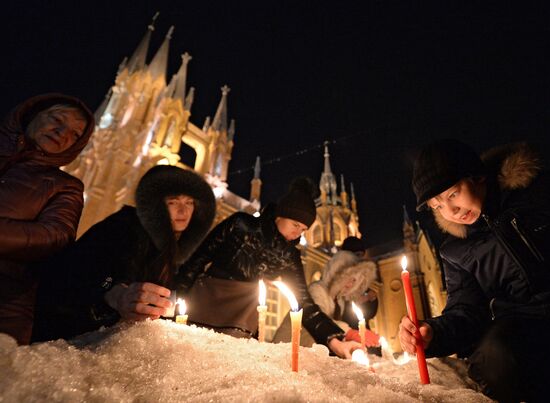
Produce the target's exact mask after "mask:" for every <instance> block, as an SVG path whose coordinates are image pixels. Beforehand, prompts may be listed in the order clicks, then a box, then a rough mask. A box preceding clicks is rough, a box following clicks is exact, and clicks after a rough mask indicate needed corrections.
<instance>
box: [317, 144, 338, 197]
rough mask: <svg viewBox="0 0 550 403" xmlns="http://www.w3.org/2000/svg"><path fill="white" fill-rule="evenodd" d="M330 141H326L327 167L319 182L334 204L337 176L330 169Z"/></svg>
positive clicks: (322, 190)
mask: <svg viewBox="0 0 550 403" xmlns="http://www.w3.org/2000/svg"><path fill="white" fill-rule="evenodd" d="M328 144H329V142H328V141H325V154H324V157H325V167H324V170H323V173H322V174H321V181H320V183H319V187H320V188H321V192H322V193H324V194H325V195H326V197H327V201H329V202H330V203H332V204H333V205H336V197H337V195H336V187H337V184H336V178H335V177H334V174H333V173H332V170H331V169H330V154H329V152H328Z"/></svg>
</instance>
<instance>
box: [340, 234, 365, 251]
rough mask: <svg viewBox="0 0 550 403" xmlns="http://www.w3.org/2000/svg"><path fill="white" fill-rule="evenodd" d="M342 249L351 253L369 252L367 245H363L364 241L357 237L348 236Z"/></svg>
mask: <svg viewBox="0 0 550 403" xmlns="http://www.w3.org/2000/svg"><path fill="white" fill-rule="evenodd" d="M341 249H342V250H347V251H349V252H364V251H365V250H367V248H365V245H364V244H363V241H362V240H361V239H359V238H357V237H356V236H348V237H347V238H346V239H344V242H342V247H341Z"/></svg>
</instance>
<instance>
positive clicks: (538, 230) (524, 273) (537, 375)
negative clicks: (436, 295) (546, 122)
mask: <svg viewBox="0 0 550 403" xmlns="http://www.w3.org/2000/svg"><path fill="white" fill-rule="evenodd" d="M413 189H414V192H415V194H416V197H417V209H422V208H426V207H428V208H430V209H431V210H432V212H433V214H434V217H435V220H436V222H437V224H438V226H439V227H440V228H441V230H442V231H443V232H445V233H447V234H448V235H447V238H446V240H445V241H444V242H443V244H442V245H441V247H440V250H439V253H440V256H441V258H442V261H443V268H444V272H445V280H446V284H447V304H446V306H445V309H444V310H443V313H442V314H441V316H438V317H435V318H429V319H426V320H425V321H422V322H421V323H420V325H419V327H418V329H416V327H415V326H414V325H413V323H412V322H411V321H410V320H409V319H408V318H407V317H404V318H403V319H402V320H401V324H400V330H399V339H400V341H401V346H402V347H403V349H404V350H405V351H407V352H408V353H411V354H412V353H414V352H415V346H416V344H417V343H423V345H424V347H425V351H426V356H427V357H441V356H447V355H450V354H455V353H456V354H458V355H459V356H460V357H467V360H468V366H469V367H468V373H469V375H470V377H471V378H472V379H474V380H475V381H477V382H478V383H479V385H480V387H481V389H482V391H483V393H485V394H486V395H488V396H489V397H491V398H493V399H496V400H498V401H501V402H519V401H528V402H539V401H540V402H542V401H547V400H548V397H547V391H546V384H547V382H548V379H549V378H550V370H549V366H548V363H547V357H548V355H549V354H550V348H549V347H548V340H549V339H550V330H549V329H550V326H548V323H549V322H550V264H549V262H550V175H549V173H548V171H547V170H546V169H545V168H544V166H543V164H542V161H541V159H540V157H539V156H538V154H537V153H536V152H535V151H534V150H533V149H532V148H531V147H529V146H527V145H526V144H511V145H506V146H501V147H498V148H495V149H492V150H490V151H489V152H487V153H485V154H484V155H483V156H481V157H480V156H478V155H477V153H476V152H475V151H474V150H473V149H472V148H471V147H469V146H468V145H466V144H464V143H462V142H460V141H458V140H441V141H438V142H435V143H433V144H430V145H429V146H427V147H426V148H424V149H423V150H422V152H421V153H420V155H419V157H418V159H417V161H416V163H415V166H414V172H413ZM415 334H416V337H415Z"/></svg>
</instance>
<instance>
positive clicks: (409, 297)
mask: <svg viewBox="0 0 550 403" xmlns="http://www.w3.org/2000/svg"><path fill="white" fill-rule="evenodd" d="M401 267H402V268H403V271H402V272H401V280H402V281H403V290H404V291H405V302H406V303H407V313H408V315H409V319H410V320H411V322H413V323H414V326H415V327H416V333H415V335H414V336H415V337H416V340H417V344H416V358H417V361H418V371H419V373H420V382H421V383H422V384H424V385H425V384H428V383H430V375H429V374H428V366H427V365H426V355H425V354H424V345H423V344H422V336H421V335H420V332H419V331H418V319H417V316H416V306H415V304H414V296H413V291H412V286H411V279H410V276H409V272H408V271H407V257H406V256H403V259H401Z"/></svg>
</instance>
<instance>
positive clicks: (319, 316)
mask: <svg viewBox="0 0 550 403" xmlns="http://www.w3.org/2000/svg"><path fill="white" fill-rule="evenodd" d="M282 277H283V280H284V281H285V282H288V284H289V285H290V287H291V289H292V290H293V291H294V292H295V293H296V296H297V298H296V299H297V300H298V303H299V304H300V307H301V308H302V309H303V310H304V312H303V315H302V323H303V325H304V327H305V328H306V329H307V331H308V332H309V333H310V334H311V335H312V336H313V338H314V339H315V342H316V343H319V344H324V345H328V342H329V341H330V340H331V339H333V338H334V337H336V338H338V339H340V340H341V339H343V337H344V331H343V330H342V329H341V328H340V327H339V326H338V325H337V324H336V323H334V322H333V321H332V319H330V318H329V317H328V316H327V315H326V314H325V313H323V312H322V311H321V309H320V308H319V306H318V305H317V304H315V303H314V302H313V299H312V298H311V295H309V292H308V290H307V285H306V279H305V276H304V267H303V265H302V261H301V259H300V254H299V253H298V252H297V253H296V255H295V256H294V259H293V264H292V266H291V267H289V268H287V269H286V270H285V272H284V274H283V276H282Z"/></svg>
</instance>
